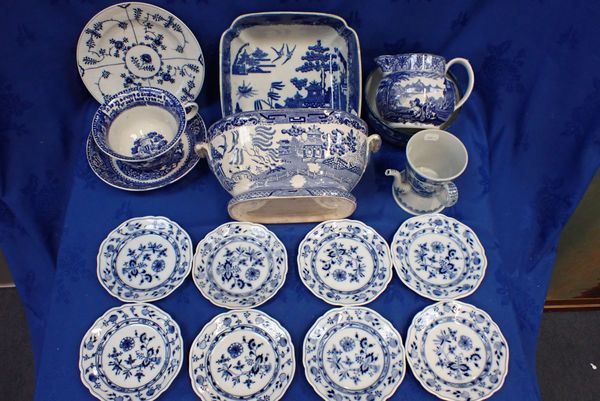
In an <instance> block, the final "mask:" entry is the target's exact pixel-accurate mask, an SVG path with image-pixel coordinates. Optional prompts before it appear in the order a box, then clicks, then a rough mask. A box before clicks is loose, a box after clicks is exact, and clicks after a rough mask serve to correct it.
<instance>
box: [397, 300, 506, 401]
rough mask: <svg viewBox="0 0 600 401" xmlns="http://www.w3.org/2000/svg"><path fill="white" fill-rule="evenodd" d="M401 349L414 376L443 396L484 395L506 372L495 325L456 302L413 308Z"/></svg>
mask: <svg viewBox="0 0 600 401" xmlns="http://www.w3.org/2000/svg"><path fill="white" fill-rule="evenodd" d="M406 352H407V359H408V363H409V365H410V367H411V370H412V372H413V374H414V376H415V377H416V379H417V380H418V381H419V382H420V383H421V385H422V386H423V388H424V389H425V390H427V391H429V392H430V393H432V394H433V395H435V396H437V397H438V398H441V399H442V400H448V401H464V400H470V401H477V400H484V399H486V398H489V397H491V396H492V395H493V394H494V393H495V392H496V391H498V390H499V389H500V388H501V387H502V385H503V384H504V379H505V378H506V374H507V373H508V354H509V351H508V344H507V343H506V340H505V339H504V336H503V335H502V332H501V331H500V329H499V328H498V325H497V324H496V323H495V322H494V321H493V320H492V318H491V317H490V316H489V315H488V314H487V313H485V312H484V311H482V310H480V309H478V308H476V307H474V306H472V305H469V304H466V303H463V302H460V301H440V302H438V303H436V304H433V305H430V306H428V307H426V308H425V309H423V310H422V311H421V312H419V313H417V315H416V316H415V317H414V319H413V321H412V324H411V325H410V327H409V328H408V334H407V336H406Z"/></svg>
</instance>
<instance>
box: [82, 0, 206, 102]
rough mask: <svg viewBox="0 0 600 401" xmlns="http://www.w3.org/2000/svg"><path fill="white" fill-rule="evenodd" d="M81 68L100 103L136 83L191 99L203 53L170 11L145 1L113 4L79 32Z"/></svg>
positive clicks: (199, 82)
mask: <svg viewBox="0 0 600 401" xmlns="http://www.w3.org/2000/svg"><path fill="white" fill-rule="evenodd" d="M77 66H78V67H79V75H80V76H81V79H82V80H83V83H84V84H85V86H86V88H87V89H88V90H89V91H90V93H91V94H92V96H94V98H95V99H96V100H97V101H99V102H100V103H102V102H104V100H105V99H106V98H107V97H109V96H111V95H114V94H115V93H117V92H120V91H121V90H123V89H126V88H131V87H137V86H154V87H159V88H162V89H166V90H168V91H169V92H171V93H173V94H174V95H175V96H177V97H178V98H179V100H181V101H182V102H187V101H192V100H194V99H196V97H197V96H198V94H199V93H200V89H201V88H202V83H203V81H204V57H203V56H202V49H201V48H200V44H199V43H198V41H197V40H196V37H195V36H194V34H193V33H192V31H191V30H190V29H189V28H188V27H187V26H186V25H185V24H184V23H183V22H181V20H179V18H177V17H176V16H174V15H173V14H171V13H170V12H168V11H167V10H163V9H162V8H159V7H156V6H153V5H151V4H146V3H121V4H115V5H113V6H110V7H108V8H105V9H104V10H102V11H100V12H99V13H98V14H96V15H95V16H94V17H93V18H92V19H91V20H90V21H89V22H88V23H87V24H86V26H85V27H84V28H83V31H82V32H81V35H80V36H79V41H78V42H77Z"/></svg>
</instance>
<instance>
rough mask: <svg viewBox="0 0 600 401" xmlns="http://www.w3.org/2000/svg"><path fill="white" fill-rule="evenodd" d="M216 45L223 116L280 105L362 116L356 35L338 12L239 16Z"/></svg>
mask: <svg viewBox="0 0 600 401" xmlns="http://www.w3.org/2000/svg"><path fill="white" fill-rule="evenodd" d="M220 49H221V50H220V65H221V69H220V73H221V109H222V111H223V116H228V115H231V114H234V113H238V112H242V111H254V110H268V109H281V108H301V109H306V108H329V109H336V110H343V111H346V112H349V113H352V114H355V115H360V106H361V85H362V83H361V65H360V46H359V42H358V37H357V35H356V32H354V30H352V29H351V28H349V27H348V25H347V24H346V21H344V20H343V19H342V18H340V17H338V16H336V15H331V14H322V13H301V12H268V13H256V14H246V15H242V16H240V17H238V18H237V19H236V20H235V21H233V23H232V24H231V27H230V28H229V29H228V30H226V31H225V32H224V33H223V35H222V36H221V45H220Z"/></svg>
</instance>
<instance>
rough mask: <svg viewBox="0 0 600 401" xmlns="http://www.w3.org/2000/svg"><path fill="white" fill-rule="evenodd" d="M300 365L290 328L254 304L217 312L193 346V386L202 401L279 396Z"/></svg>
mask: <svg viewBox="0 0 600 401" xmlns="http://www.w3.org/2000/svg"><path fill="white" fill-rule="evenodd" d="M295 369H296V362H295V357H294V345H293V344H292V339H291V338H290V335H289V333H288V332H287V330H286V329H285V328H283V327H282V326H281V325H280V324H279V322H277V321H276V320H275V319H273V318H272V317H270V316H269V315H267V314H266V313H263V312H261V311H258V310H254V309H252V310H235V311H230V312H227V313H222V314H220V315H218V316H217V317H215V318H214V319H213V320H211V321H210V322H209V323H208V324H207V325H206V326H204V328H203V329H202V331H201V332H200V333H199V334H198V336H197V337H196V339H195V340H194V342H193V344H192V348H191V349H190V378H191V380H192V388H193V389H194V391H195V392H196V394H197V395H198V397H200V399H202V400H214V401H240V400H244V401H277V400H279V399H281V398H282V397H283V395H284V394H285V392H286V390H287V388H288V387H289V385H290V383H291V382H292V379H293V378H294V371H295Z"/></svg>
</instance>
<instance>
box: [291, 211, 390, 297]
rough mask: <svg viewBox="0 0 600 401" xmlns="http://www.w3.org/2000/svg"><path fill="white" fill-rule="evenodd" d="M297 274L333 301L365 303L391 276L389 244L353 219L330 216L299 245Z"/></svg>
mask: <svg viewBox="0 0 600 401" xmlns="http://www.w3.org/2000/svg"><path fill="white" fill-rule="evenodd" d="M298 269H299V270H300V278H301V279H302V282H303V283H304V285H306V287H308V289H309V290H310V291H311V292H312V293H313V294H315V295H316V296H317V297H319V298H321V299H322V300H324V301H325V302H328V303H330V304H332V305H342V306H343V305H364V304H366V303H368V302H371V301H372V300H374V299H375V298H377V296H379V294H381V293H382V292H383V291H384V290H385V289H386V287H387V285H388V283H389V282H390V280H391V279H392V259H391V256H390V248H389V246H388V244H387V242H385V240H384V239H383V237H381V235H379V234H378V233H377V232H376V231H375V230H374V229H372V228H371V227H369V226H367V225H366V224H364V223H361V222H360V221H356V220H330V221H326V222H323V223H321V224H319V225H318V226H316V227H315V228H314V229H313V230H312V231H310V232H309V233H308V234H307V235H306V237H304V240H303V241H302V242H301V243H300V247H299V248H298Z"/></svg>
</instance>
